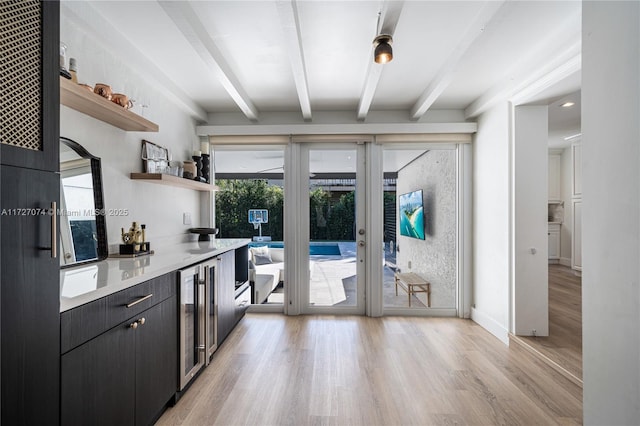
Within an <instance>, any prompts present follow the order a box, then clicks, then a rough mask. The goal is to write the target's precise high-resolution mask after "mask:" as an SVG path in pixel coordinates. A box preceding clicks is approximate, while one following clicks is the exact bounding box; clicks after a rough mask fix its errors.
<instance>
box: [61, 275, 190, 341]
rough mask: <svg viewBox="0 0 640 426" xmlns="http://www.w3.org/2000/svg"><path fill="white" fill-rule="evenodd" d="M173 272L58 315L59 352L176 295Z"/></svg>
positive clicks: (175, 277) (175, 280) (175, 282)
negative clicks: (59, 332)
mask: <svg viewBox="0 0 640 426" xmlns="http://www.w3.org/2000/svg"><path fill="white" fill-rule="evenodd" d="M177 279H178V278H177V274H176V273H175V272H172V273H169V274H165V275H162V276H160V277H157V278H154V279H152V280H149V281H145V282H143V283H140V284H138V285H135V286H133V287H130V288H127V289H125V290H122V291H119V292H117V293H114V294H111V295H109V296H106V297H103V298H101V299H98V300H95V301H93V302H90V303H87V304H86V305H82V306H79V307H77V308H74V309H71V310H69V311H66V312H63V313H62V314H61V315H60V331H61V353H65V352H68V351H69V350H71V349H73V348H75V347H76V346H79V345H81V344H82V343H84V342H86V341H88V340H90V339H92V338H94V337H95V336H97V335H99V334H101V333H103V332H105V331H107V330H109V329H110V328H113V327H115V326H116V325H118V324H120V323H121V322H123V321H125V320H126V319H128V318H131V317H133V316H135V315H137V314H139V313H140V312H142V311H144V310H146V309H148V308H150V307H152V306H154V305H156V304H158V303H160V302H162V301H163V300H166V299H168V298H169V297H172V296H174V295H175V294H176V287H177V282H178V281H177Z"/></svg>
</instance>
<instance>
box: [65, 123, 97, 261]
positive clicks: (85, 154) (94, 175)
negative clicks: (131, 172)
mask: <svg viewBox="0 0 640 426" xmlns="http://www.w3.org/2000/svg"><path fill="white" fill-rule="evenodd" d="M60 143H63V144H65V145H66V146H67V147H69V148H71V149H72V150H73V151H75V153H76V154H78V155H79V156H80V157H82V158H86V159H88V160H90V162H91V180H92V183H93V203H94V208H95V210H96V215H95V218H96V234H97V235H96V237H97V238H98V241H97V245H96V251H97V254H98V255H97V257H96V258H94V259H87V260H83V261H80V262H75V263H70V264H68V265H66V264H61V265H60V269H63V268H70V267H73V266H80V265H86V264H88V263H93V262H99V261H101V260H104V259H106V258H107V257H108V256H109V244H108V243H107V223H106V216H105V209H104V196H103V191H102V165H101V161H100V157H96V156H94V155H92V154H91V153H89V151H87V150H86V149H84V147H83V146H82V145H80V144H79V143H78V142H76V141H73V140H71V139H69V138H66V137H64V136H60Z"/></svg>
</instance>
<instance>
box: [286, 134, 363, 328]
mask: <svg viewBox="0 0 640 426" xmlns="http://www.w3.org/2000/svg"><path fill="white" fill-rule="evenodd" d="M292 145H293V146H296V145H297V148H295V149H293V150H292V151H295V153H294V154H296V155H295V156H296V157H297V160H298V161H296V162H295V163H296V164H295V166H294V165H292V166H294V167H293V168H295V169H296V172H297V174H295V175H292V177H293V180H295V181H296V182H295V184H293V183H292V187H293V188H292V190H295V191H296V195H297V196H296V202H295V209H296V211H295V212H292V211H289V214H294V215H295V216H294V217H295V218H296V219H295V220H294V221H295V222H297V226H296V230H295V237H293V236H292V239H293V238H295V241H291V240H290V239H289V236H288V235H286V236H285V240H286V243H285V247H286V246H291V247H294V249H293V250H290V251H289V252H288V253H285V256H286V255H287V254H289V255H290V256H293V259H291V260H293V262H288V260H287V258H286V257H285V264H287V265H294V267H293V268H289V267H288V268H287V269H288V270H290V269H294V271H291V272H292V273H293V274H294V277H293V279H294V280H295V281H290V283H291V282H295V283H296V284H297V285H295V286H292V285H289V288H290V290H292V287H295V290H294V291H295V292H297V293H298V294H297V297H296V298H295V299H293V300H290V303H291V304H292V305H294V306H293V309H291V311H293V312H296V313H303V314H355V315H363V314H365V293H366V289H365V287H366V286H365V282H366V281H367V279H366V278H367V271H366V265H367V247H368V244H367V240H368V234H369V232H368V229H367V224H366V211H367V200H366V176H365V172H366V170H365V169H366V145H365V144H364V143H363V142H340V143H326V142H322V143H303V144H296V143H294V144H292ZM341 149H344V150H356V152H357V170H356V241H357V242H358V241H363V242H364V246H360V245H359V244H358V243H356V252H357V256H356V264H357V265H356V270H357V272H356V275H357V301H356V305H355V306H312V305H310V304H309V264H308V259H309V225H310V223H309V217H310V215H309V213H310V212H309V186H308V184H307V183H308V181H309V173H310V170H309V153H310V151H312V150H341ZM292 160H293V159H292ZM292 171H293V170H292ZM292 219H293V218H292ZM359 229H364V232H365V234H364V235H359V234H358V230H359ZM290 243H293V244H290ZM296 304H297V308H296V307H295V305H296ZM288 313H289V312H288Z"/></svg>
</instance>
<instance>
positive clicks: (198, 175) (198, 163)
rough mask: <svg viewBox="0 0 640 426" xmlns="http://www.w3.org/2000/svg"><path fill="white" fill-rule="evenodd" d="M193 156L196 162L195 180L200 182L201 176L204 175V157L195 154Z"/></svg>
mask: <svg viewBox="0 0 640 426" xmlns="http://www.w3.org/2000/svg"><path fill="white" fill-rule="evenodd" d="M191 158H193V161H194V162H195V163H196V175H195V176H194V178H193V180H197V181H198V182H200V178H201V177H202V157H200V156H199V155H194V156H192V157H191Z"/></svg>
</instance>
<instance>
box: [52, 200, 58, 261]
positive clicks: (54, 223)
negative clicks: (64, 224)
mask: <svg viewBox="0 0 640 426" xmlns="http://www.w3.org/2000/svg"><path fill="white" fill-rule="evenodd" d="M57 207H58V205H57V203H56V202H55V201H52V202H51V257H52V258H53V259H55V258H56V257H58V209H57Z"/></svg>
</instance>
